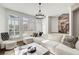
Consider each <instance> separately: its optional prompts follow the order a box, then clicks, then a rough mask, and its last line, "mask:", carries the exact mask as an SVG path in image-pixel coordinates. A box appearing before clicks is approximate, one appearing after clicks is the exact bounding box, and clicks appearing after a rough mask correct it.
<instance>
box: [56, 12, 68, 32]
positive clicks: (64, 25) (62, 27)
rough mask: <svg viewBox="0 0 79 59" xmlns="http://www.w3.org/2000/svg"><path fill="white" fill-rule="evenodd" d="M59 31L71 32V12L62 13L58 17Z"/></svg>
mask: <svg viewBox="0 0 79 59" xmlns="http://www.w3.org/2000/svg"><path fill="white" fill-rule="evenodd" d="M58 32H59V33H69V14H62V15H61V16H59V18H58Z"/></svg>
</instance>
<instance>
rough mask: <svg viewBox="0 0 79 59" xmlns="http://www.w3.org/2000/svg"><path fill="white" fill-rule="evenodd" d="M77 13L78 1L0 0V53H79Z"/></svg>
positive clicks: (78, 9)
mask: <svg viewBox="0 0 79 59" xmlns="http://www.w3.org/2000/svg"><path fill="white" fill-rule="evenodd" d="M78 15H79V4H78V3H0V27H1V28H0V55H79V45H78V43H79V32H78V30H79V27H78V25H79V23H78V22H79V21H78ZM74 19H75V20H74Z"/></svg>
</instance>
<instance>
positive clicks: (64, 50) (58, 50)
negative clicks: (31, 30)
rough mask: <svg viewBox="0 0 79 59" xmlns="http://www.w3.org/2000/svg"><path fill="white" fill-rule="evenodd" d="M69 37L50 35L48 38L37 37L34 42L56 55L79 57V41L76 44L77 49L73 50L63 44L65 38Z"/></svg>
mask: <svg viewBox="0 0 79 59" xmlns="http://www.w3.org/2000/svg"><path fill="white" fill-rule="evenodd" d="M66 36H69V35H65V34H64V35H63V34H49V35H48V38H45V37H37V38H34V41H35V42H37V43H39V44H40V45H42V46H44V47H45V48H47V49H48V50H49V51H50V52H51V53H52V54H55V55H79V40H78V41H77V42H76V44H75V48H71V47H69V46H67V45H64V44H63V41H64V38H65V37H66Z"/></svg>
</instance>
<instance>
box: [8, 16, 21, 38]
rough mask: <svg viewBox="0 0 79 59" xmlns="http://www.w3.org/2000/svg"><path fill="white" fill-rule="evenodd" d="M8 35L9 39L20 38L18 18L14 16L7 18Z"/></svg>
mask: <svg viewBox="0 0 79 59" xmlns="http://www.w3.org/2000/svg"><path fill="white" fill-rule="evenodd" d="M9 34H10V37H11V38H13V39H14V38H20V31H19V17H18V16H15V15H10V16H9Z"/></svg>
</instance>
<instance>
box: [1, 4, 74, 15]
mask: <svg viewBox="0 0 79 59" xmlns="http://www.w3.org/2000/svg"><path fill="white" fill-rule="evenodd" d="M1 5H3V6H4V7H6V8H9V9H12V10H16V11H19V12H23V13H27V14H30V15H35V14H36V13H37V12H38V4H37V3H2V4H1ZM72 5H73V4H72V3H43V4H42V12H43V13H44V14H45V15H48V16H59V15H61V14H63V13H69V7H70V6H72Z"/></svg>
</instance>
